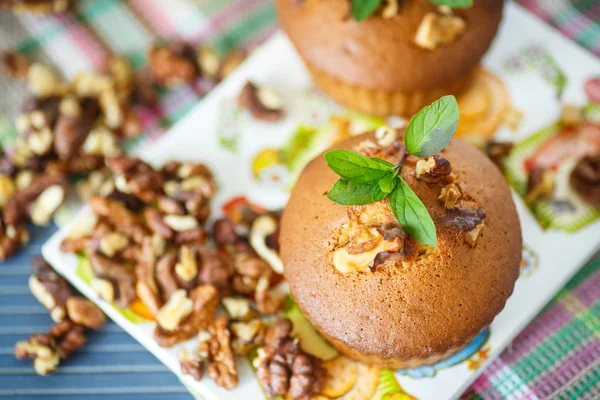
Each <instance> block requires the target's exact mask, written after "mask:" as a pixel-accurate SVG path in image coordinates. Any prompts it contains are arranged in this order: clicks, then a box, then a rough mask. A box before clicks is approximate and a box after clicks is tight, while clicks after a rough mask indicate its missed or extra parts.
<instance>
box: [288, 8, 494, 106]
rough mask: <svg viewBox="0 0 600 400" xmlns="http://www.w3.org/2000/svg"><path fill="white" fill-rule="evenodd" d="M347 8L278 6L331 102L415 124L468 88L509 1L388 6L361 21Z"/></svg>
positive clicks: (303, 56) (293, 39)
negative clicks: (417, 116) (426, 110)
mask: <svg viewBox="0 0 600 400" xmlns="http://www.w3.org/2000/svg"><path fill="white" fill-rule="evenodd" d="M349 4H350V1H348V0H303V1H298V0H277V1H276V5H277V13H278V18H279V24H280V26H281V28H282V29H283V30H284V31H285V32H286V33H287V35H288V37H289V38H290V40H291V42H292V43H293V45H294V46H295V47H296V49H297V51H298V53H299V54H300V56H301V57H302V58H303V59H304V62H305V64H306V66H307V68H308V70H309V71H310V73H311V74H312V76H313V78H314V80H315V82H316V83H317V85H318V86H320V87H321V89H322V90H323V91H324V92H325V93H326V94H327V95H329V96H330V97H332V98H333V99H334V100H336V101H338V102H339V103H341V104H343V105H345V106H348V107H351V108H354V109H357V110H359V111H362V112H365V113H368V114H376V115H382V116H387V115H403V116H411V115H412V114H414V113H415V112H417V111H418V110H419V109H421V108H422V107H423V106H424V105H426V104H429V103H431V102H432V101H433V100H435V99H437V98H439V97H441V96H443V95H446V94H458V93H459V92H460V91H461V90H462V89H463V88H464V87H465V86H466V85H467V84H468V83H469V78H470V76H471V74H472V72H473V71H474V70H475V68H476V67H477V65H478V64H479V61H480V60H481V58H482V57H483V55H484V54H485V52H486V51H487V49H488V48H489V46H490V44H491V43H492V40H493V39H494V37H495V35H496V31H497V29H498V25H499V23H500V20H501V18H502V8H503V5H504V0H475V1H474V3H473V6H472V7H470V8H465V9H453V10H449V9H448V8H447V7H438V6H436V5H434V4H432V3H431V2H430V1H429V0H401V1H399V0H391V1H387V2H384V4H387V6H385V5H384V6H382V7H380V9H379V10H378V11H377V12H376V13H374V14H373V15H371V16H370V17H368V18H366V19H364V20H362V21H355V20H354V19H352V18H351V17H350V16H349V15H350V13H349V7H350V6H349ZM393 4H396V5H397V6H398V7H392V6H390V5H393Z"/></svg>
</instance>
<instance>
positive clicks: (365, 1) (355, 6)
mask: <svg viewBox="0 0 600 400" xmlns="http://www.w3.org/2000/svg"><path fill="white" fill-rule="evenodd" d="M382 1H383V0H352V18H354V19H355V20H357V21H362V20H363V19H367V18H369V17H370V16H371V15H372V14H373V13H374V12H375V11H377V9H378V8H379V6H380V5H381V3H382Z"/></svg>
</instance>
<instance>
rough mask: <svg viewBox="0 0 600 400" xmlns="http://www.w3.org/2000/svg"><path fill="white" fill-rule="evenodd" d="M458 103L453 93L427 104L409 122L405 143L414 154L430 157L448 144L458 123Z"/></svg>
mask: <svg viewBox="0 0 600 400" xmlns="http://www.w3.org/2000/svg"><path fill="white" fill-rule="evenodd" d="M458 115H459V111H458V103H457V102H456V98H455V97H454V96H452V95H450V96H444V97H442V98H441V99H439V100H436V101H434V102H433V103H431V105H429V106H425V107H424V108H423V109H422V110H421V111H419V112H418V113H417V114H416V115H415V116H414V117H412V119H411V120H410V122H409V123H408V126H407V127H406V135H405V138H404V143H405V144H406V149H407V150H408V152H409V153H410V154H412V155H415V156H419V157H429V156H431V155H434V154H435V153H439V152H440V151H442V150H443V149H444V147H446V146H448V143H450V140H451V139H452V136H454V132H456V124H457V123H458Z"/></svg>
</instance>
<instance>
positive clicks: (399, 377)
mask: <svg viewBox="0 0 600 400" xmlns="http://www.w3.org/2000/svg"><path fill="white" fill-rule="evenodd" d="M483 64H484V68H485V69H484V70H482V71H480V72H479V75H478V85H479V86H480V87H479V88H478V89H477V90H476V91H475V92H474V93H475V94H476V96H474V97H471V98H463V99H461V100H460V101H461V102H462V105H463V106H464V107H461V126H460V127H459V129H460V131H461V132H462V133H463V134H468V133H473V132H479V133H488V132H494V131H496V132H497V137H500V138H503V139H507V140H511V141H515V142H517V145H516V148H515V151H514V152H513V154H512V156H511V157H510V159H509V160H508V161H507V165H506V176H507V179H508V181H509V182H510V183H511V185H512V186H513V187H514V189H515V191H514V193H515V195H514V198H515V202H516V203H517V208H518V211H519V215H520V218H521V223H522V227H523V237H524V243H525V248H524V249H523V263H522V274H521V277H520V278H519V280H518V281H517V284H516V288H515V291H514V293H513V295H512V296H511V298H510V299H509V300H508V302H507V304H506V307H505V308H504V310H503V311H502V312H501V313H500V314H499V315H498V316H497V317H496V319H495V320H494V322H493V324H492V325H491V327H490V329H489V330H486V331H484V332H483V333H482V334H481V335H480V336H479V337H477V338H476V340H475V341H474V342H473V343H472V344H471V345H469V346H468V347H467V348H466V349H465V350H464V351H462V352H461V353H459V354H457V355H456V356H454V357H452V358H451V359H448V360H446V361H444V362H442V363H440V364H438V365H436V366H434V367H427V368H420V369H416V370H407V371H396V372H395V374H393V375H392V374H389V375H390V376H395V382H396V383H398V384H399V386H398V388H397V391H401V392H402V393H405V395H404V396H406V397H405V398H409V395H411V396H414V397H415V398H418V399H423V400H424V399H443V398H453V397H457V396H459V395H460V394H461V393H462V392H463V391H464V390H465V389H466V388H467V387H468V386H469V384H470V383H471V382H473V380H474V379H475V378H476V377H477V375H478V373H479V372H480V371H481V370H482V369H483V368H485V366H486V365H487V364H488V363H489V362H490V361H491V360H492V359H493V358H494V357H495V356H497V355H498V354H499V353H500V352H501V351H502V349H504V347H506V345H508V344H509V343H510V342H511V340H512V339H513V338H514V337H515V336H516V335H517V334H518V333H519V331H521V329H523V327H525V325H526V324H527V323H529V321H531V319H532V318H534V317H535V315H536V314H537V313H538V312H539V311H540V309H541V308H542V307H543V306H544V305H545V304H546V303H547V302H548V300H549V299H550V298H551V297H552V295H553V294H554V293H555V292H556V291H557V290H558V289H559V288H560V287H561V286H563V285H564V284H565V283H566V281H567V280H568V279H569V278H570V277H571V276H572V275H573V274H574V273H575V272H576V271H577V270H578V269H579V268H580V267H581V266H582V265H583V264H584V263H585V261H586V260H587V259H588V258H589V257H590V256H591V255H592V254H593V252H594V251H595V250H596V248H597V245H598V238H599V237H600V223H598V222H597V218H598V216H599V213H598V211H597V210H595V209H592V208H590V207H589V206H587V205H586V204H585V202H583V201H582V200H581V199H580V198H579V197H578V196H577V195H576V194H575V193H573V192H572V191H571V190H570V187H569V185H568V184H567V180H568V176H569V173H570V169H572V168H573V165H574V161H575V160H576V159H577V158H578V157H580V156H581V155H583V154H584V153H585V152H587V151H590V149H591V150H595V151H596V152H597V151H599V150H600V149H597V148H595V147H594V146H598V143H600V133H599V132H600V125H599V122H598V120H599V119H598V117H599V115H600V111H599V109H600V107H599V106H598V102H600V98H599V97H600V81H599V80H598V79H594V78H595V76H594V74H600V63H599V62H598V60H597V59H595V58H594V57H593V56H591V55H590V54H588V53H586V52H585V51H584V50H582V49H580V48H579V47H577V46H576V45H575V44H574V43H572V42H570V41H568V40H567V39H565V38H563V37H562V36H560V34H558V33H556V32H555V31H554V30H552V29H551V28H549V27H548V26H546V25H545V24H543V23H542V22H540V21H538V20H537V19H535V18H534V17H532V16H531V15H529V14H528V13H526V12H525V11H524V10H523V9H522V8H520V7H519V6H517V5H515V4H513V3H512V2H511V3H509V4H508V5H507V9H506V15H505V19H504V22H503V24H502V27H501V31H500V33H499V36H498V38H497V39H496V41H495V43H494V45H493V47H492V49H491V51H490V52H489V53H488V55H487V56H486V58H485V60H484V63H483ZM248 79H251V80H253V81H255V82H256V83H258V84H260V85H263V86H267V87H270V88H273V89H275V90H276V91H278V92H280V93H281V95H282V98H283V102H284V105H285V111H286V117H285V118H284V119H283V120H282V121H281V122H279V123H263V122H259V121H257V120H254V119H253V118H252V117H251V116H249V115H247V114H246V113H245V112H244V111H243V110H240V109H239V108H238V107H237V106H236V101H235V99H236V97H237V94H238V93H239V91H240V89H241V87H242V86H243V85H244V83H245V82H246V81H247V80H248ZM482 102H483V103H484V104H487V105H488V107H487V109H489V110H493V112H482V111H481V110H480V109H478V106H479V105H481V104H482ZM565 103H569V104H575V105H577V106H580V107H584V111H585V112H584V115H583V117H584V119H585V122H584V123H583V124H581V125H580V126H579V128H577V129H576V130H575V132H571V134H569V135H565V134H564V132H563V131H564V129H563V128H561V125H560V123H558V121H559V120H560V110H561V105H562V104H565ZM392 122H398V121H392ZM383 123H385V121H382V120H379V119H377V118H369V117H365V116H362V115H358V114H356V113H353V112H349V111H347V110H345V109H343V108H341V107H339V106H337V105H335V104H333V103H332V102H330V101H329V100H327V99H326V98H325V97H323V96H322V95H321V94H319V92H318V91H316V90H315V89H314V87H313V86H312V84H311V80H310V77H309V75H308V74H307V72H306V70H305V68H304V66H303V64H302V62H301V60H300V59H299V58H298V55H297V54H296V53H295V51H294V49H293V48H292V46H291V45H290V43H289V41H288V40H287V38H286V37H285V36H284V35H283V34H277V35H275V36H274V37H273V38H272V39H271V40H269V41H268V42H267V43H266V44H265V45H264V46H263V47H262V48H261V49H260V50H258V51H257V52H256V53H255V54H254V55H253V56H252V57H251V58H250V59H249V60H248V61H247V62H246V63H245V64H244V65H243V66H242V67H241V68H240V69H239V70H237V71H236V72H235V73H234V74H233V75H232V76H231V77H230V78H228V79H227V80H226V81H225V82H223V83H222V84H221V85H220V86H219V87H217V88H216V89H215V90H214V91H213V92H212V93H211V94H210V95H209V96H207V97H206V98H205V99H204V100H203V101H202V102H201V103H200V104H199V105H198V106H197V107H196V108H195V109H194V110H193V111H191V112H190V113H189V115H187V116H186V117H185V118H184V119H183V120H182V121H181V122H180V123H178V124H177V125H176V126H175V127H174V128H173V129H171V130H170V132H169V133H168V134H166V135H165V136H164V137H163V138H161V139H159V141H158V142H155V143H151V144H149V145H148V146H147V147H145V148H144V149H143V150H142V151H140V152H139V153H140V155H141V156H142V157H143V158H144V159H146V160H147V161H149V162H150V163H152V164H155V165H159V164H161V163H163V162H165V161H167V160H170V159H177V160H190V161H191V160H193V161H202V162H204V163H206V164H207V165H208V166H209V167H211V168H212V170H213V171H214V173H215V175H216V179H217V182H218V184H219V188H220V189H219V192H218V195H217V197H216V198H215V200H214V205H213V210H215V211H216V213H218V212H219V211H220V206H221V205H222V204H223V203H224V202H226V201H227V200H229V199H231V198H232V197H235V196H245V197H247V198H248V199H249V200H250V201H251V202H254V203H258V204H260V205H262V206H265V207H269V208H282V207H283V206H285V203H286V199H287V197H288V193H289V189H290V187H292V185H293V182H294V179H295V177H296V176H297V174H298V173H299V171H300V170H301V169H302V167H303V166H304V165H305V163H306V162H307V161H308V160H310V158H311V157H313V156H314V155H315V154H317V153H318V152H320V151H322V150H323V149H324V148H326V147H327V146H328V145H329V144H330V143H331V142H332V141H334V140H336V139H338V138H340V137H344V136H346V135H351V134H355V133H357V132H361V131H364V130H368V129H372V128H374V127H377V126H379V125H381V124H383ZM511 125H512V127H513V128H515V131H511V130H510V129H508V128H507V127H506V126H511ZM569 146H570V147H569ZM565 148H568V149H572V151H571V150H569V151H568V152H565V151H562V152H561V149H565ZM575 157H577V158H575ZM536 166H543V167H545V168H548V170H550V171H552V174H553V176H554V178H555V181H556V189H555V191H554V193H553V195H552V196H551V197H550V198H547V199H545V200H544V201H543V202H533V203H529V207H528V206H526V205H525V202H524V201H523V200H522V196H523V195H524V194H525V184H526V181H527V174H528V171H530V170H531V169H532V168H533V167H536ZM83 212H84V213H85V212H88V211H87V210H84V211H83ZM68 231H69V226H68V225H67V226H65V227H63V228H62V229H61V230H60V231H59V232H58V233H56V234H55V235H54V236H53V237H52V238H51V239H50V240H49V241H48V242H47V244H46V245H45V246H44V248H43V254H44V256H45V257H46V258H47V259H48V261H49V262H50V263H51V264H52V265H54V267H55V268H56V269H57V271H58V272H59V273H61V274H62V275H64V276H65V277H66V278H67V279H68V280H69V281H70V282H71V283H72V284H73V285H74V286H75V287H77V288H78V289H79V290H80V291H81V292H82V293H83V294H84V295H86V296H88V297H89V298H90V299H92V300H93V301H95V302H97V303H98V304H99V305H100V307H102V309H103V310H104V311H105V312H106V313H107V314H108V315H109V316H110V317H111V318H112V319H114V320H115V321H116V322H117V323H118V324H119V325H121V326H122V327H123V328H124V329H125V330H126V331H127V332H129V333H130V334H131V335H132V336H133V337H135V338H136V339H137V340H138V341H139V342H140V343H142V344H143V345H144V346H145V347H146V348H147V349H148V350H149V351H151V352H152V353H153V354H155V355H156V356H157V357H158V358H159V359H160V360H161V361H162V362H163V363H164V364H165V365H167V366H168V367H169V368H170V369H171V370H173V372H174V373H176V374H180V371H179V363H178V361H177V357H176V354H177V349H176V348H175V349H164V348H161V347H159V346H158V345H157V344H156V343H155V341H154V339H153V337H152V330H153V324H152V323H149V322H145V321H144V320H143V319H141V318H138V316H136V315H135V313H134V312H131V311H130V310H128V311H126V312H121V311H119V310H117V309H116V308H114V307H113V306H112V305H110V304H108V303H106V302H104V301H102V300H100V299H98V297H97V296H96V294H95V293H94V292H93V291H92V290H91V288H90V287H89V285H88V284H87V283H86V280H87V279H86V274H85V269H82V266H81V265H78V260H77V258H76V257H75V256H74V255H69V254H63V253H61V252H60V251H59V244H60V242H61V240H62V239H63V238H64V237H65V235H66V234H67V232H68ZM184 345H187V346H188V347H190V348H193V345H194V343H193V341H191V342H190V343H187V344H184ZM238 365H239V369H240V371H239V372H240V384H239V386H238V387H237V388H236V389H235V390H233V391H226V390H223V389H221V388H219V387H217V386H216V385H215V384H214V383H213V382H212V381H210V380H209V379H207V378H205V379H203V380H202V381H201V382H196V381H194V380H192V379H191V378H190V377H187V376H184V377H182V379H183V381H184V382H185V383H186V385H188V386H189V387H190V389H191V390H193V391H194V392H195V393H196V394H198V395H201V396H203V397H205V398H207V399H221V400H227V399H240V398H243V399H260V398H264V395H263V393H262V391H261V388H260V386H259V384H258V381H257V380H256V378H255V376H254V374H253V372H252V369H251V367H250V365H249V364H248V362H246V361H245V360H240V362H239V363H238ZM388 378H389V376H388ZM392 379H393V378H392ZM514 379H519V378H518V377H516V376H515V377H514ZM400 387H401V389H400ZM400 398H402V397H400Z"/></svg>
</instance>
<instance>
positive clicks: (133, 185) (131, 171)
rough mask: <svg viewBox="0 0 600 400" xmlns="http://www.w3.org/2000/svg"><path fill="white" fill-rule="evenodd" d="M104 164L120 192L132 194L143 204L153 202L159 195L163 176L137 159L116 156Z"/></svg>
mask: <svg viewBox="0 0 600 400" xmlns="http://www.w3.org/2000/svg"><path fill="white" fill-rule="evenodd" d="M106 162H107V165H108V167H109V168H110V170H111V171H112V173H113V174H114V175H115V184H116V185H117V189H119V190H120V191H121V192H124V193H132V194H134V195H135V196H136V197H137V198H139V199H140V200H141V201H143V202H145V203H150V202H153V201H155V200H156V198H157V196H158V195H159V194H161V192H162V186H163V184H164V177H163V175H162V174H161V173H160V172H159V171H157V170H155V169H154V168H152V167H151V166H150V165H148V164H147V163H145V162H144V161H142V160H140V159H139V158H130V157H127V156H116V157H110V158H108V159H107V160H106Z"/></svg>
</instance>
